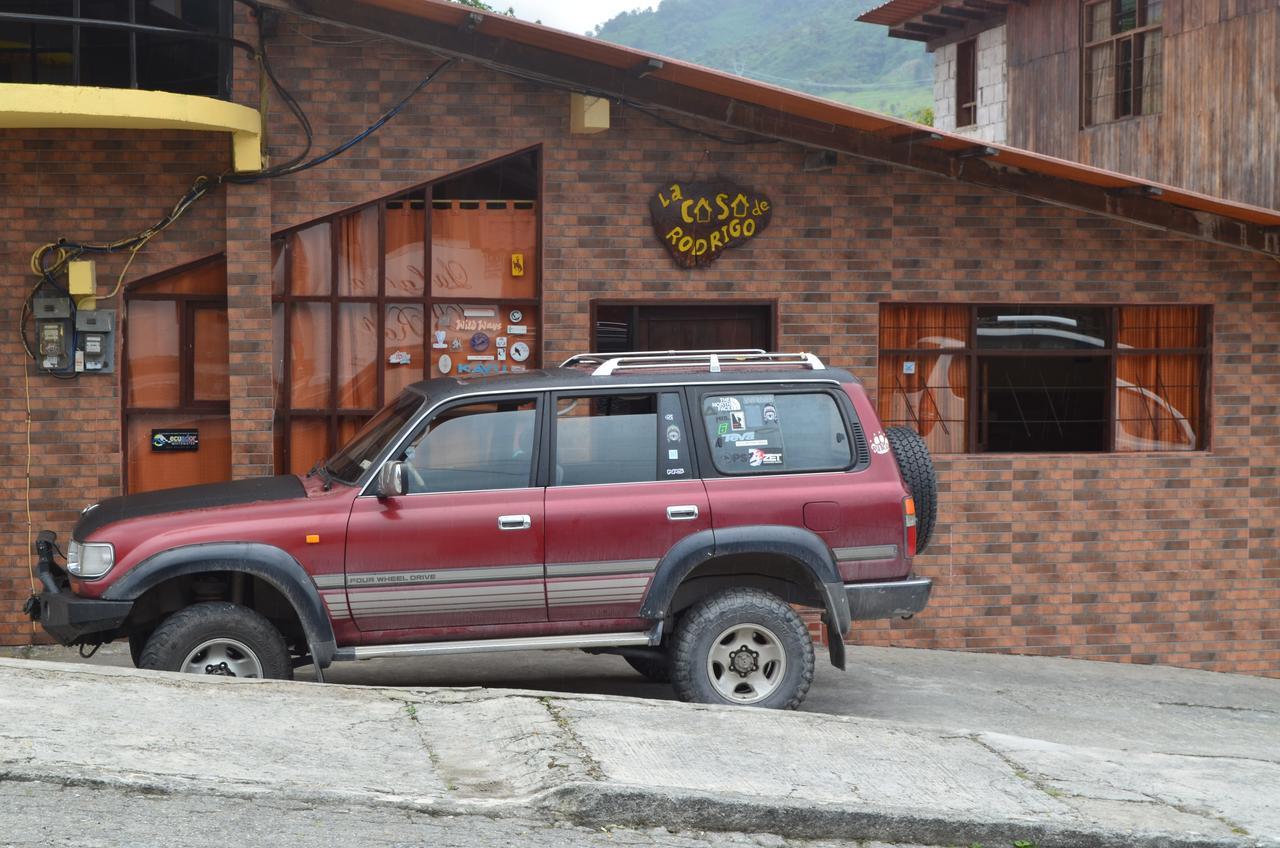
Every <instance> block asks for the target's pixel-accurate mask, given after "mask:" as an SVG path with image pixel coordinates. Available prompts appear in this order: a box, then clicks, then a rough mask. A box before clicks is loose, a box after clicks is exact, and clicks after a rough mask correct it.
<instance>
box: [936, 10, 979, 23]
mask: <svg viewBox="0 0 1280 848" xmlns="http://www.w3.org/2000/svg"><path fill="white" fill-rule="evenodd" d="M937 12H938V14H939V15H946V16H947V17H951V18H963V19H965V20H969V21H980V20H982V19H983V18H985V17H986V16H987V15H986V13H985V12H979V11H978V10H976V9H966V8H964V7H963V6H939V7H938V9H937Z"/></svg>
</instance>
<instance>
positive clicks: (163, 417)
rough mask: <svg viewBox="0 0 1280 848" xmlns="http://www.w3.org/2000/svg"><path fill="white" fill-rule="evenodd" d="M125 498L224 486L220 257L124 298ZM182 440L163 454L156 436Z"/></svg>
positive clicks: (140, 286)
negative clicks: (202, 485)
mask: <svg viewBox="0 0 1280 848" xmlns="http://www.w3.org/2000/svg"><path fill="white" fill-rule="evenodd" d="M123 329H124V357H123V359H124V363H123V367H122V369H121V370H122V373H121V384H122V386H123V394H124V403H123V407H124V455H125V456H124V459H125V490H126V491H127V492H129V493H133V492H150V491H154V490H156V489H167V488H171V487H174V486H187V485H193V484H196V483H213V482H218V481H222V480H228V479H230V478H231V403H230V399H231V394H230V378H229V368H228V363H229V357H228V347H227V266H226V261H225V260H224V259H223V258H222V257H220V256H219V257H215V258H213V259H207V260H203V261H201V262H197V263H194V264H192V265H187V266H183V267H181V268H177V269H174V270H172V271H166V272H165V273H163V274H159V275H157V276H155V277H151V278H149V279H146V280H142V281H140V282H139V283H137V284H136V285H133V286H130V287H129V288H128V289H127V290H126V292H125V309H124V327H123ZM165 433H182V434H184V435H185V437H186V439H187V442H186V444H185V445H183V446H182V448H181V449H179V450H173V449H170V446H169V445H167V444H165V443H164V440H163V437H162V438H161V442H160V443H159V444H157V442H156V438H157V434H165Z"/></svg>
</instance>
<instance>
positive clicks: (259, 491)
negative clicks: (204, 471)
mask: <svg viewBox="0 0 1280 848" xmlns="http://www.w3.org/2000/svg"><path fill="white" fill-rule="evenodd" d="M306 495H307V492H306V489H305V488H304V487H303V485H302V480H301V479H300V478H298V477H297V476H296V475H293V474H286V475H283V476H280V477H254V478H251V479H248V480H234V481H231V482H229V483H207V484H205V485H201V486H184V487H182V488H180V489H160V490H159V491H155V492H144V493H142V494H138V495H123V496H121V497H115V498H107V499H106V500H105V501H103V502H102V503H100V504H98V505H97V506H96V507H93V508H92V509H90V510H89V511H88V512H87V513H85V514H83V515H82V516H80V521H79V522H78V523H77V524H76V528H75V530H73V531H72V533H71V537H72V538H73V539H75V540H76V541H77V542H83V541H85V540H86V539H88V537H89V536H91V535H92V534H93V533H96V532H97V531H98V530H101V529H102V528H103V527H106V526H107V525H108V524H115V523H116V522H117V521H125V520H126V519H130V518H142V517H144V516H148V515H161V514H163V513H166V512H185V511H187V510H193V509H212V508H214V507H220V506H236V505H238V504H247V503H255V502H258V501H284V500H292V499H294V498H305V497H306Z"/></svg>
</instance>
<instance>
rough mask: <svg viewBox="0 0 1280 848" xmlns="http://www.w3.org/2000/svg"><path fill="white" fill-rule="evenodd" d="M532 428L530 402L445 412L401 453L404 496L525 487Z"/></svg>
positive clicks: (535, 417)
mask: <svg viewBox="0 0 1280 848" xmlns="http://www.w3.org/2000/svg"><path fill="white" fill-rule="evenodd" d="M537 423H538V412H537V402H536V401H534V400H532V399H526V400H503V401H498V402H493V403H472V404H466V405H464V406H456V407H453V408H452V409H447V410H445V411H444V412H442V413H440V414H439V415H437V416H436V417H435V419H433V420H432V422H431V424H430V426H429V427H427V429H426V430H425V431H423V433H422V434H421V435H419V436H418V437H417V438H416V439H414V441H413V443H412V444H411V445H410V446H409V447H408V448H407V449H406V450H405V452H404V455H403V457H402V458H403V459H404V461H406V462H407V463H408V464H409V490H408V491H409V493H410V494H416V493H422V492H474V491H480V490H484V489H518V488H525V487H527V486H528V485H529V481H530V477H531V476H532V471H533V446H534V435H535V432H536V430H537Z"/></svg>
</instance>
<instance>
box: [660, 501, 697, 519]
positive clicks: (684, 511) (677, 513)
mask: <svg viewBox="0 0 1280 848" xmlns="http://www.w3.org/2000/svg"><path fill="white" fill-rule="evenodd" d="M697 517H698V507H697V506H696V505H695V504H684V505H682V506H669V507H667V519H668V520H670V521H692V520H693V519H695V518H697Z"/></svg>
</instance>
